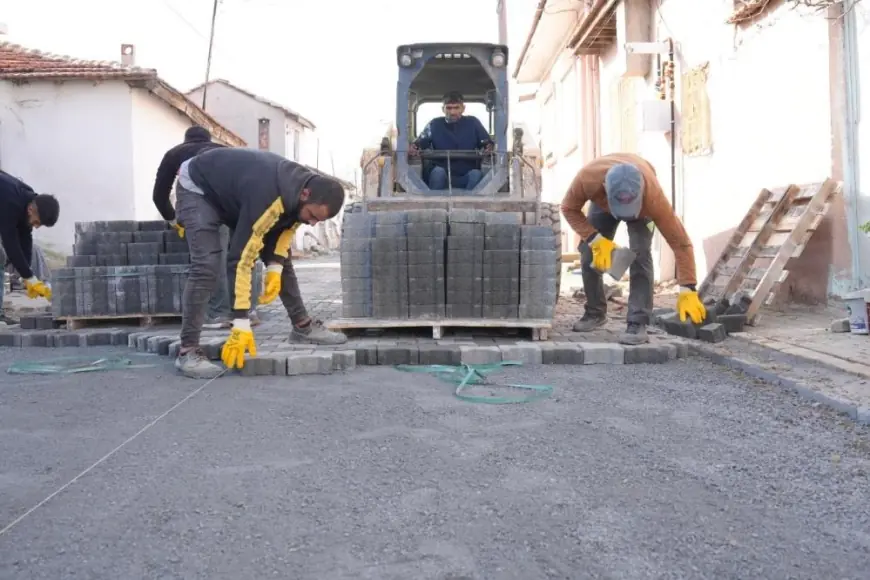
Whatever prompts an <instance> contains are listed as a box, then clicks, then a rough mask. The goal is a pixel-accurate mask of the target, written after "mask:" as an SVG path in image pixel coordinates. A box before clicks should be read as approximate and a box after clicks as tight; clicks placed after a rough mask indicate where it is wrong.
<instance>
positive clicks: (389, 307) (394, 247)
mask: <svg viewBox="0 0 870 580" xmlns="http://www.w3.org/2000/svg"><path fill="white" fill-rule="evenodd" d="M406 220H407V216H406V214H405V213H404V212H382V213H378V214H376V216H375V237H374V238H373V239H372V316H373V317H375V318H397V319H402V318H405V319H406V318H408V304H409V294H408V237H407V231H406V229H405V227H406Z"/></svg>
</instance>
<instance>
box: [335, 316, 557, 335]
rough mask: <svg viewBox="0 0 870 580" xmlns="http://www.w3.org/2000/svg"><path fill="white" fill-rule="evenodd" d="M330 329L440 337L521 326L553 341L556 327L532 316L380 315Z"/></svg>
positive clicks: (341, 322)
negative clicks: (426, 333)
mask: <svg viewBox="0 0 870 580" xmlns="http://www.w3.org/2000/svg"><path fill="white" fill-rule="evenodd" d="M326 326H327V328H329V329H330V330H374V329H395V328H408V329H411V328H426V329H431V332H432V338H433V339H435V340H440V339H441V338H443V337H444V331H445V330H446V329H449V328H453V329H463V330H467V329H471V328H478V329H486V330H494V329H505V330H507V329H520V330H523V329H525V330H529V331H530V333H531V336H532V340H549V334H550V330H551V329H552V327H553V321H552V319H549V320H534V319H530V318H524V319H519V318H514V319H486V318H467V319H462V318H444V319H440V320H428V319H420V318H418V319H406V320H389V319H385V320H384V319H381V320H379V319H376V318H337V319H334V320H330V321H329V322H327V323H326Z"/></svg>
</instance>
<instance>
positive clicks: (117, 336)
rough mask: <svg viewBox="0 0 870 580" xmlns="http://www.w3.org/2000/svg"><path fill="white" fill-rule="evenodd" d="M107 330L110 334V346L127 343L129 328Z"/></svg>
mask: <svg viewBox="0 0 870 580" xmlns="http://www.w3.org/2000/svg"><path fill="white" fill-rule="evenodd" d="M109 332H110V334H111V335H112V343H111V344H112V346H122V345H126V344H127V340H128V337H129V336H130V331H129V330H111V331H109Z"/></svg>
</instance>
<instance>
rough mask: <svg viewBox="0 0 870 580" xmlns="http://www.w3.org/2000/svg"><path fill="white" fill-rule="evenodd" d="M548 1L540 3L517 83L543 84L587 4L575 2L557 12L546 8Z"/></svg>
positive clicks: (544, 0)
mask: <svg viewBox="0 0 870 580" xmlns="http://www.w3.org/2000/svg"><path fill="white" fill-rule="evenodd" d="M547 4H548V2H547V0H542V1H541V2H540V3H539V4H538V8H537V9H536V12H535V17H534V19H533V21H532V26H531V29H530V30H529V35H528V37H527V38H526V43H525V45H524V46H523V49H522V51H521V52H520V56H519V58H518V59H517V65H516V69H515V71H514V75H513V76H514V79H516V81H517V82H518V83H540V82H541V81H542V80H543V79H544V77H546V75H547V72H548V71H549V67H550V66H551V65H552V62H553V61H554V60H555V58H556V57H557V56H558V53H559V52H560V51H561V50H562V49H563V48H564V47H565V45H566V43H567V40H568V39H569V38H570V36H571V35H572V34H573V31H574V30H575V28H576V26H577V23H578V22H579V21H580V20H581V19H582V17H583V16H584V11H585V2H581V1H580V0H572V1H571V2H570V3H568V4H567V5H566V6H562V5H560V6H559V9H558V10H555V9H551V10H550V11H548V9H547Z"/></svg>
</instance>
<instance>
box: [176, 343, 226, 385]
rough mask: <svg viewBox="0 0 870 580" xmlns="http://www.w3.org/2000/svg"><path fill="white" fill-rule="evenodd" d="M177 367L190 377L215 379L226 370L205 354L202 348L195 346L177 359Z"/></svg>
mask: <svg viewBox="0 0 870 580" xmlns="http://www.w3.org/2000/svg"><path fill="white" fill-rule="evenodd" d="M175 368H176V369H178V370H179V371H181V374H182V375H184V376H186V377H187V378H189V379H214V378H217V377H219V376H220V375H221V373H223V372H224V369H223V368H222V367H220V366H218V365H216V364H214V363H213V362H211V361H210V360H208V357H207V356H205V352H203V350H202V349H201V348H194V349H191V350H189V351H187V352H186V353H184V354H179V355H178V358H176V359H175Z"/></svg>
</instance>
